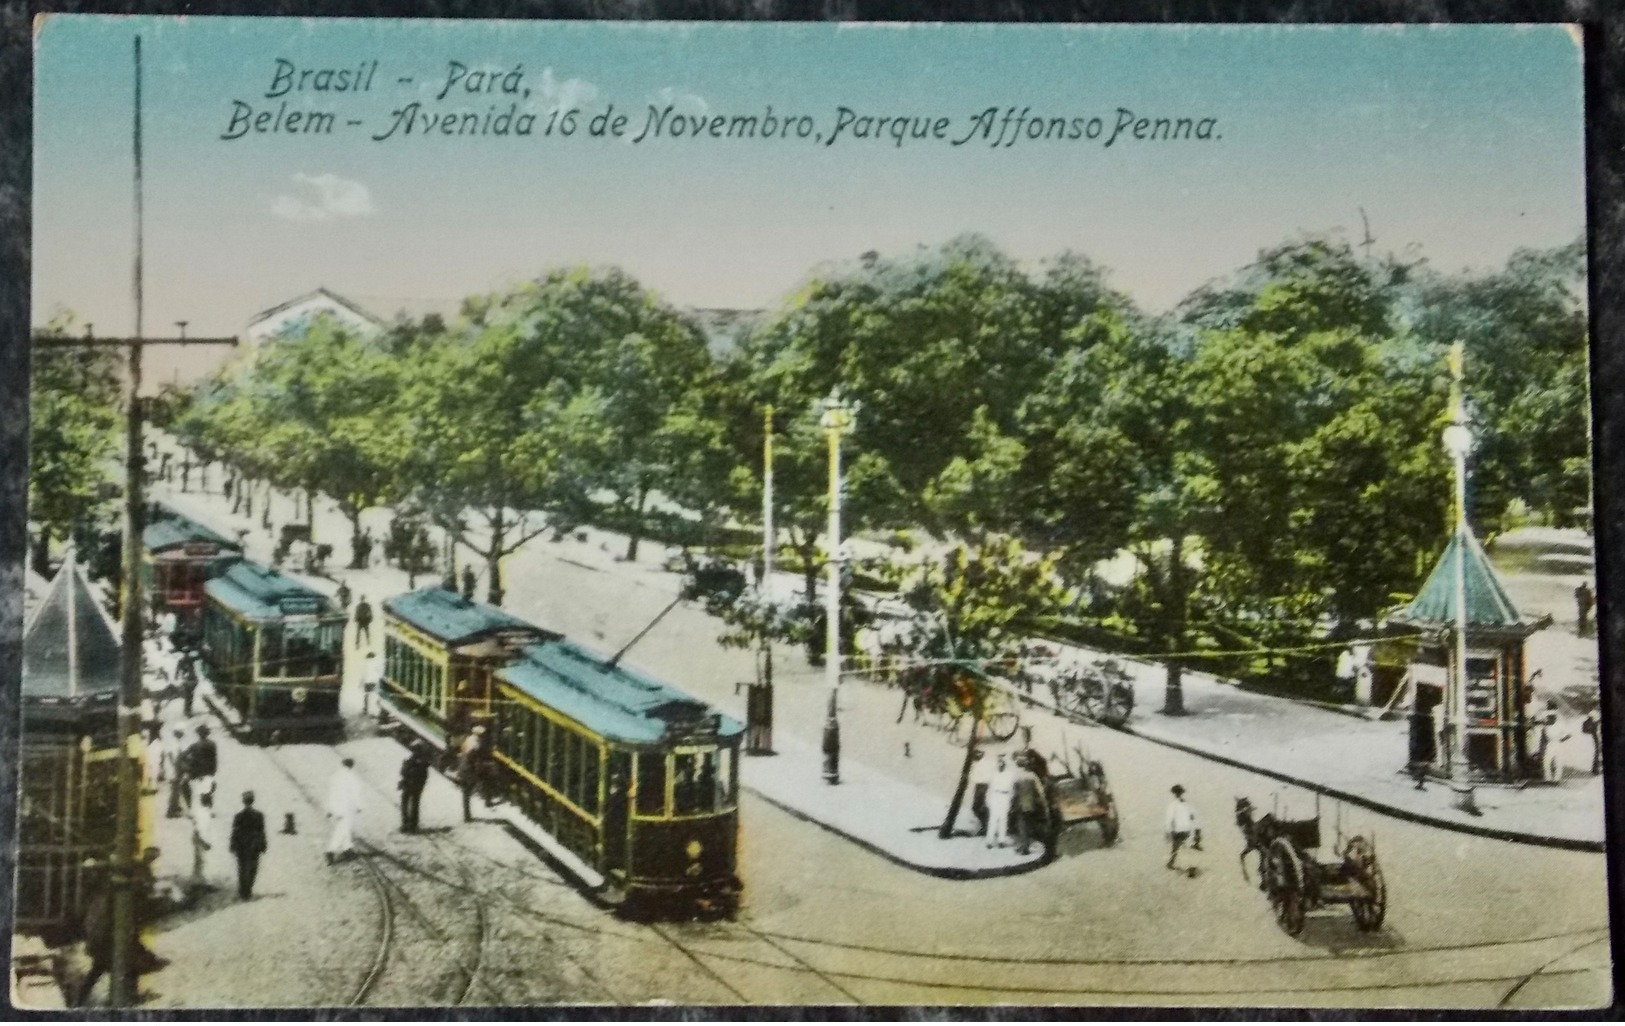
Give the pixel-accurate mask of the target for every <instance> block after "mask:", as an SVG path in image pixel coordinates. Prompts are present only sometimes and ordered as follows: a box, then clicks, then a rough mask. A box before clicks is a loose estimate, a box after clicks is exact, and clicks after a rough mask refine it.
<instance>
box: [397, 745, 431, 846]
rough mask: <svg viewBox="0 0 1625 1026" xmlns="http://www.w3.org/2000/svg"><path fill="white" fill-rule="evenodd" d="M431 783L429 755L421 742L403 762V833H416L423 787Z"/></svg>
mask: <svg viewBox="0 0 1625 1026" xmlns="http://www.w3.org/2000/svg"><path fill="white" fill-rule="evenodd" d="M428 783H429V755H428V753H427V752H425V751H424V750H423V745H422V744H421V743H419V744H414V745H413V746H412V750H411V751H410V752H409V753H407V756H406V761H405V762H403V763H401V780H400V783H399V784H398V785H397V786H398V787H399V788H400V791H401V833H403V834H415V833H417V829H418V813H419V812H420V811H421V810H422V808H423V789H424V787H426V786H427V785H428Z"/></svg>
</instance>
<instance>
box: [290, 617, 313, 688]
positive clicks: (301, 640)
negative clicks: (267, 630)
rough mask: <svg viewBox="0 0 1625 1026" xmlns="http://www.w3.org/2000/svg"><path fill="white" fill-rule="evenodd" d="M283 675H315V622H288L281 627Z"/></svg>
mask: <svg viewBox="0 0 1625 1026" xmlns="http://www.w3.org/2000/svg"><path fill="white" fill-rule="evenodd" d="M282 658H283V676H287V677H313V676H315V675H316V624H313V623H290V624H285V625H284V626H283V629H282Z"/></svg>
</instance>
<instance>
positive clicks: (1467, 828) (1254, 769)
mask: <svg viewBox="0 0 1625 1026" xmlns="http://www.w3.org/2000/svg"><path fill="white" fill-rule="evenodd" d="M1118 729H1119V730H1121V731H1122V732H1123V733H1125V734H1132V735H1133V736H1134V737H1137V738H1140V739H1141V740H1144V741H1150V742H1151V743H1152V744H1158V745H1162V746H1163V747H1165V748H1172V749H1174V750H1175V751H1180V752H1184V753H1186V754H1187V755H1195V756H1197V757H1199V758H1203V759H1208V760H1211V761H1213V762H1217V763H1221V764H1223V765H1225V766H1233V767H1235V768H1236V769H1243V770H1247V771H1249V772H1251V773H1258V774H1260V775H1262V776H1266V777H1270V778H1272V779H1275V780H1279V781H1281V782H1282V783H1286V784H1291V785H1292V786H1294V787H1300V788H1303V789H1304V790H1306V791H1313V792H1315V793H1316V794H1323V795H1325V796H1326V797H1328V798H1335V799H1337V800H1338V801H1340V802H1346V803H1348V804H1349V805H1355V806H1358V807H1360V808H1363V809H1370V810H1371V811H1373V812H1380V813H1382V814H1383V815H1385V816H1392V817H1394V818H1395V819H1399V820H1404V821H1406V822H1409V823H1421V824H1423V825H1425V826H1434V827H1440V828H1442V829H1445V830H1454V831H1456V832H1457V833H1463V834H1473V835H1475V836H1478V837H1487V838H1490V839H1491V840H1495V841H1506V842H1509V843H1511V844H1530V845H1536V846H1538V847H1542V848H1560V849H1563V850H1565V851H1584V852H1595V853H1599V854H1600V853H1602V852H1605V851H1606V850H1607V847H1606V843H1605V842H1603V841H1584V840H1580V839H1579V838H1575V837H1552V836H1549V835H1546V834H1531V833H1525V832H1523V831H1521V830H1505V829H1498V828H1496V827H1483V826H1477V825H1475V824H1472V823H1459V822H1457V821H1455V820H1450V819H1441V818H1439V817H1437V816H1429V815H1426V814H1425V813H1420V812H1412V811H1410V810H1409V809H1401V808H1398V807H1396V806H1393V805H1385V804H1383V803H1382V802H1379V801H1377V800H1375V799H1373V798H1367V797H1365V796H1364V795H1359V794H1355V793H1353V792H1352V791H1344V790H1342V789H1341V788H1336V787H1328V786H1326V785H1325V784H1317V783H1314V782H1313V781H1310V780H1305V779H1304V778H1302V777H1294V776H1292V775H1291V774H1287V773H1280V772H1277V771H1276V770H1271V769H1265V768H1264V767H1262V766H1252V765H1249V764H1247V763H1245V762H1242V761H1241V760H1239V759H1232V758H1229V757H1228V756H1223V755H1218V754H1216V753H1214V752H1208V751H1204V750H1202V749H1200V748H1195V747H1192V746H1191V745H1187V744H1182V743H1180V742H1178V741H1170V740H1168V739H1167V738H1161V737H1154V736H1152V735H1150V734H1145V733H1142V732H1140V731H1138V730H1136V729H1134V728H1133V727H1130V726H1127V725H1124V726H1122V727H1119V728H1118Z"/></svg>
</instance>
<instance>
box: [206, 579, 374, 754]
mask: <svg viewBox="0 0 1625 1026" xmlns="http://www.w3.org/2000/svg"><path fill="white" fill-rule="evenodd" d="M203 591H204V599H205V601H204V606H203V663H204V665H205V666H206V667H207V668H208V672H209V678H210V680H211V682H212V683H213V685H214V689H215V692H216V693H217V694H218V695H220V697H221V698H223V699H225V701H226V702H227V703H229V704H230V705H231V707H232V708H233V710H235V712H236V714H237V716H238V717H240V721H241V722H240V723H239V724H237V726H238V728H239V729H240V731H241V732H242V733H244V734H246V735H247V736H248V737H250V738H251V739H261V740H281V739H285V738H289V737H294V736H301V737H302V736H311V735H325V736H332V735H338V734H340V733H342V731H343V721H342V720H341V719H340V716H339V688H340V686H341V684H342V683H343V679H344V624H345V619H346V618H345V615H344V613H343V612H341V611H340V610H338V609H337V608H336V607H335V606H334V604H333V603H332V601H331V600H330V599H328V598H327V597H326V596H325V595H323V594H321V593H320V592H318V591H316V590H314V589H313V588H310V587H308V586H307V585H305V584H302V583H300V582H299V581H296V580H294V579H293V578H291V577H288V576H287V575H285V574H282V573H279V572H277V571H275V570H271V569H269V568H267V567H263V566H260V565H259V564H258V563H254V562H250V561H248V560H244V561H242V562H240V563H237V564H236V565H235V566H233V567H231V568H230V569H229V570H227V571H226V572H225V573H223V574H221V575H220V576H219V577H216V578H214V579H213V580H211V581H209V582H208V583H207V584H205V585H204V588H203Z"/></svg>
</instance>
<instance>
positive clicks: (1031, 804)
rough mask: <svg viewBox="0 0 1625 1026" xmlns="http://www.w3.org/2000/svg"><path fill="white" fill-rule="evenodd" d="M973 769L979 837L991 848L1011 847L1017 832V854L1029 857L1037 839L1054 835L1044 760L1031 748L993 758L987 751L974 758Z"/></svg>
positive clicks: (972, 802) (972, 798) (974, 801)
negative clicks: (1011, 837) (1045, 783)
mask: <svg viewBox="0 0 1625 1026" xmlns="http://www.w3.org/2000/svg"><path fill="white" fill-rule="evenodd" d="M972 759H974V760H975V761H974V763H973V765H972V766H971V775H970V784H971V813H972V814H973V815H974V816H975V817H976V820H977V830H976V835H977V836H978V837H986V838H987V846H988V847H989V848H1006V847H1009V846H1010V834H1011V831H1012V830H1014V832H1015V846H1016V852H1017V854H1020V855H1026V854H1027V853H1028V852H1029V851H1031V850H1032V843H1033V841H1034V840H1037V839H1045V840H1046V843H1047V839H1048V838H1049V836H1050V833H1051V830H1050V808H1049V799H1048V798H1047V797H1046V795H1045V789H1044V777H1045V776H1046V768H1045V766H1044V760H1043V758H1042V757H1041V756H1039V755H1038V754H1037V753H1036V752H1034V751H1032V750H1031V749H1024V750H1022V751H1020V752H1017V753H1016V754H1015V755H1014V756H1011V755H1007V754H1004V753H1000V754H999V755H998V756H996V757H995V758H993V759H989V758H988V757H987V753H986V752H984V751H978V752H976V753H975V754H974V755H973V756H972Z"/></svg>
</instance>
